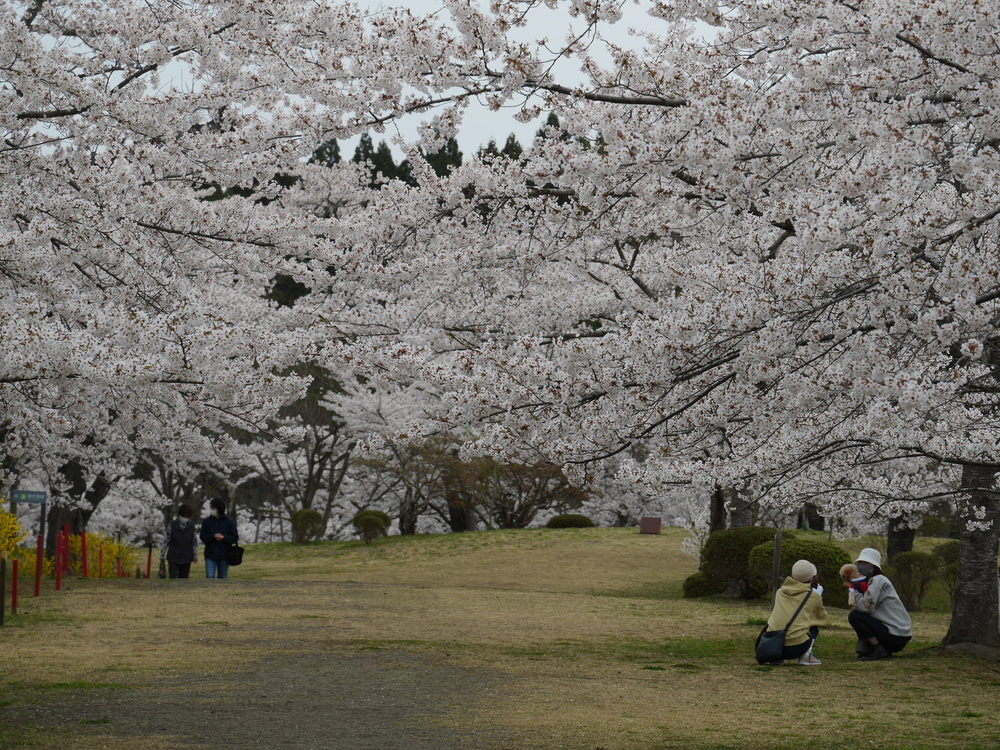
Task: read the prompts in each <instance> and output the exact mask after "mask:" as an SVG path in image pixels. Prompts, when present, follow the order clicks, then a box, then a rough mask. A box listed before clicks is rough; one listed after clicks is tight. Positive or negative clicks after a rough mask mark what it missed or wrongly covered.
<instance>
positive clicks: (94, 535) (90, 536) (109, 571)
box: [69, 531, 146, 578]
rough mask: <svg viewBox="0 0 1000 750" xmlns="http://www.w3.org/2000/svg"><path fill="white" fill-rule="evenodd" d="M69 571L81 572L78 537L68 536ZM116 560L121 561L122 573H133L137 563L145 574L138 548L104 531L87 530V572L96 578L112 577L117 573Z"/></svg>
mask: <svg viewBox="0 0 1000 750" xmlns="http://www.w3.org/2000/svg"><path fill="white" fill-rule="evenodd" d="M102 547H103V548H104V560H103V565H104V568H103V570H102V569H101V568H100V565H101V548H102ZM69 560H70V563H69V565H70V572H71V573H73V574H74V575H79V574H80V573H81V565H80V537H79V536H70V538H69ZM117 560H121V561H122V573H123V574H124V575H127V574H129V573H131V574H132V575H135V568H136V566H137V565H140V564H141V565H142V574H143V575H145V574H146V568H145V562H144V561H141V558H140V554H139V550H137V549H136V548H135V547H131V546H129V545H127V544H125V543H123V542H119V541H117V540H116V539H114V538H113V537H111V536H110V535H108V534H105V533H104V532H100V531H97V532H87V574H88V575H89V576H90V577H91V578H97V577H98V576H99V575H101V574H103V576H104V577H105V578H113V577H114V576H116V575H117V574H118V564H117V562H116V561H117Z"/></svg>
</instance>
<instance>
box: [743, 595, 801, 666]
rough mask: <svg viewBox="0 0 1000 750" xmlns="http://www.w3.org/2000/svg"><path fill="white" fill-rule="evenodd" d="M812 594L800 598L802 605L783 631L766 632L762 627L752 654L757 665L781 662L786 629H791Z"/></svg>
mask: <svg viewBox="0 0 1000 750" xmlns="http://www.w3.org/2000/svg"><path fill="white" fill-rule="evenodd" d="M811 593H812V589H810V590H809V591H807V592H806V595H805V596H804V597H803V598H802V603H801V604H800V605H799V608H798V609H797V610H795V614H794V615H792V619H790V620H789V621H788V624H787V625H785V629H784V630H772V631H770V632H768V631H767V625H765V626H764V630H763V631H762V632H761V634H760V638H758V639H757V649H756V651H755V652H754V657H755V658H756V659H757V663H758V664H769V663H770V662H773V661H781V659H782V656H781V652H782V651H784V650H785V634H786V633H787V632H788V629H789V628H790V627H792V623H793V622H795V618H796V617H798V616H799V612H801V611H802V608H803V607H804V606H806V602H807V601H809V595H810V594H811Z"/></svg>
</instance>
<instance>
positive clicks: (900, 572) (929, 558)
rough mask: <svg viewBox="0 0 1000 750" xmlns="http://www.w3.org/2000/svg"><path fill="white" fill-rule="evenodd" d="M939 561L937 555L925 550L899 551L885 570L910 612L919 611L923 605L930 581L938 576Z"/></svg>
mask: <svg viewBox="0 0 1000 750" xmlns="http://www.w3.org/2000/svg"><path fill="white" fill-rule="evenodd" d="M940 567H941V563H940V561H939V559H938V558H937V557H935V556H934V555H931V554H929V553H927V552H917V551H916V550H912V551H910V552H900V553H899V554H898V555H896V557H894V558H893V560H892V569H891V570H890V571H886V574H887V575H888V576H889V577H890V579H891V580H892V582H893V584H895V586H896V591H897V592H898V593H899V598H900V600H901V601H902V602H903V606H904V607H906V609H907V610H909V611H910V612H919V611H920V610H922V609H923V607H924V596H926V595H927V589H928V587H929V586H930V585H931V581H933V580H935V579H936V578H937V577H938V572H939V570H940Z"/></svg>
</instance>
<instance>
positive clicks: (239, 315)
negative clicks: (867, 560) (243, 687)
mask: <svg viewBox="0 0 1000 750" xmlns="http://www.w3.org/2000/svg"><path fill="white" fill-rule="evenodd" d="M552 4H553V3H539V2H536V1H535V0H526V1H521V0H493V2H491V3H490V4H489V7H488V8H487V7H485V4H483V5H482V6H481V5H479V4H478V3H475V2H472V0H445V2H444V5H445V7H446V8H447V9H448V10H449V11H450V18H442V17H441V14H439V15H435V16H433V17H430V18H419V17H416V16H415V15H413V14H412V13H410V12H409V11H406V10H388V11H384V12H378V13H375V12H368V11H362V10H360V9H359V8H358V7H356V6H352V5H350V4H342V5H341V4H337V5H333V4H322V3H314V4H303V3H298V2H291V1H290V0H261V2H255V3H251V4H247V3H242V2H235V0H223V1H221V2H209V1H208V0H185V1H183V2H176V1H172V2H167V0H162V1H161V2H157V1H155V0H154V1H153V2H148V3H143V4H139V3H134V2H130V0H105V2H103V3H83V2H73V1H72V0H68V1H66V2H55V1H47V0H32V2H30V3H28V4H21V3H17V2H5V3H4V6H3V7H4V9H5V11H6V12H5V13H4V14H2V16H0V71H2V75H0V97H2V100H3V101H2V106H0V131H2V133H3V138H2V140H0V170H2V173H3V177H4V179H3V180H2V182H0V206H2V208H0V284H2V285H3V286H2V288H3V294H2V295H0V330H3V331H4V336H5V348H4V353H3V355H2V356H3V359H2V360H0V404H2V412H0V419H2V424H0V436H2V437H3V438H4V442H3V446H5V447H4V448H3V450H4V451H5V452H4V455H0V465H7V463H8V458H9V457H11V456H14V455H15V454H17V453H18V452H23V450H24V446H25V445H31V444H37V445H44V444H45V443H46V441H48V440H51V439H52V436H60V439H68V440H73V441H76V442H77V443H78V444H82V443H83V442H84V441H85V439H86V437H87V436H88V435H92V434H94V430H95V425H99V426H100V427H101V431H102V433H104V434H105V435H108V434H111V433H113V434H116V435H120V436H122V439H127V440H129V441H130V442H132V443H134V444H136V445H138V446H139V447H144V446H146V445H154V444H155V445H157V446H159V447H163V444H164V443H167V447H168V448H170V447H171V446H170V445H169V444H170V442H171V440H170V438H165V436H164V434H165V432H166V430H164V425H170V426H171V429H172V428H173V427H174V426H175V425H177V424H179V423H185V424H191V425H196V426H204V425H208V426H214V425H216V424H218V423H219V422H230V423H237V424H239V425H242V426H244V427H262V426H263V425H264V424H265V423H266V419H267V416H268V415H272V414H274V413H275V412H276V410H277V408H279V407H280V406H281V405H282V404H284V403H287V402H288V401H289V400H291V399H293V398H295V397H296V396H298V395H299V394H300V393H301V392H302V389H303V387H304V383H302V382H296V381H295V380H294V379H286V378H280V377H275V373H277V372H281V371H283V370H286V369H288V368H289V367H291V366H293V365H295V364H297V363H300V362H303V361H316V362H317V363H318V364H320V365H323V366H325V367H326V368H327V369H328V370H330V371H331V372H332V373H334V374H335V375H336V376H339V375H340V374H341V373H353V372H358V373H360V374H361V375H363V376H364V377H365V378H366V379H367V383H368V384H370V387H371V388H375V389H385V390H391V389H398V390H400V391H402V392H412V391H413V390H419V391H420V392H421V393H422V394H425V395H426V396H427V399H428V401H429V402H430V403H432V405H433V406H432V408H427V409H424V410H421V411H418V412H413V413H411V415H410V417H411V419H412V421H414V422H423V423H424V424H423V425H422V426H416V427H415V429H416V431H410V430H409V429H407V430H406V431H405V432H406V433H407V434H409V435H411V436H414V437H415V436H417V435H418V434H423V435H426V434H428V433H435V432H436V433H444V432H453V433H454V434H456V435H458V436H460V437H461V439H462V445H463V446H465V447H464V448H463V450H465V451H466V452H467V453H469V454H471V453H475V452H482V453H490V454H496V455H506V456H512V457H515V458H517V459H518V460H519V461H521V462H522V463H524V464H528V465H536V464H539V463H542V462H546V461H547V462H551V463H553V464H556V465H567V466H569V467H577V471H578V474H579V475H580V476H581V477H583V476H584V475H585V474H586V471H587V468H586V467H587V466H588V465H589V464H590V463H592V462H594V461H599V460H602V459H605V458H610V457H614V456H617V455H619V454H622V453H623V452H625V451H627V450H629V449H630V447H631V446H632V445H634V444H636V443H642V444H643V445H648V446H649V447H650V453H649V457H648V458H647V459H646V461H645V467H644V470H645V471H646V472H647V473H649V475H650V476H652V477H656V478H657V481H658V482H659V483H660V484H661V485H662V486H664V487H666V486H672V485H674V484H676V483H686V484H688V485H689V486H690V487H691V488H692V489H693V490H696V491H702V490H704V491H709V492H710V491H713V490H714V489H715V488H717V487H723V488H732V489H734V490H738V491H739V492H740V493H742V494H743V495H744V496H745V497H747V498H749V501H751V502H757V503H760V504H762V506H771V507H779V508H780V507H782V506H786V505H791V504H795V505H796V506H797V505H798V504H800V503H801V500H802V499H803V498H807V497H808V498H810V499H812V500H814V501H816V502H822V503H823V504H824V505H825V506H826V507H827V508H829V509H831V510H832V511H836V509H837V508H838V506H843V505H844V504H849V505H852V506H855V505H858V504H864V505H865V506H866V507H869V508H876V507H879V506H886V507H885V509H887V510H889V509H890V506H891V505H892V504H893V503H896V504H906V503H911V502H914V501H923V500H931V499H942V498H953V499H955V500H956V501H957V502H959V503H960V507H961V508H962V509H963V514H964V520H965V523H964V524H963V532H962V533H963V540H962V541H963V545H962V549H963V552H962V558H961V562H960V571H959V579H960V581H959V585H958V591H957V594H956V601H955V617H954V618H953V625H952V630H951V632H950V633H949V636H948V638H947V639H946V640H947V642H949V643H952V644H956V645H962V644H964V645H970V644H971V645H972V646H974V647H982V648H985V649H992V650H996V649H997V648H1000V620H998V612H997V610H998V600H997V597H998V592H997V589H998V585H997V583H998V582H997V572H996V558H997V540H998V526H997V523H996V522H997V520H1000V519H997V518H996V516H997V514H998V512H1000V503H998V502H997V500H996V496H995V492H996V490H995V480H996V473H997V471H998V470H1000V447H998V445H1000V442H998V440H997V430H996V427H995V425H996V411H995V392H996V388H997V381H998V377H997V375H998V373H997V368H998V367H1000V359H998V355H997V352H998V344H1000V339H998V336H997V334H996V323H997V319H996V316H997V312H998V309H997V303H998V300H1000V282H998V279H1000V263H998V257H997V244H998V236H997V226H996V222H997V216H998V215H1000V209H997V208H996V206H997V205H998V200H997V198H998V196H997V180H998V177H997V175H998V174H1000V171H998V169H997V167H998V166H1000V164H998V163H997V161H998V148H997V144H998V140H1000V123H998V120H997V118H998V112H1000V108H998V106H997V104H998V103H1000V94H998V91H1000V88H998V86H997V83H998V82H997V74H996V70H997V65H996V60H997V54H998V53H997V49H996V45H995V37H996V30H997V25H998V19H997V11H996V9H995V8H994V6H993V4H989V3H983V2H971V3H966V4H963V5H961V6H960V7H956V5H955V4H954V3H953V2H951V1H950V0H882V1H881V2H877V3H857V4H852V3H849V2H841V1H838V0H770V1H769V2H756V1H755V2H749V1H747V2H741V1H740V0H730V1H729V2H725V3H717V2H716V3H713V2H708V1H707V0H676V1H675V2H659V1H657V0H650V2H649V3H648V5H647V6H646V8H647V9H648V16H649V18H648V20H647V21H646V22H644V23H643V24H642V29H641V30H640V31H637V32H636V34H635V39H634V41H633V42H630V43H628V44H623V45H616V44H614V43H611V42H608V41H607V39H608V38H609V37H608V36H607V35H606V33H605V32H606V30H607V29H608V28H611V27H613V26H614V25H615V24H616V23H618V22H619V21H620V19H621V17H622V6H621V5H620V3H618V2H613V1H609V0H569V2H567V3H565V5H564V7H565V9H566V10H567V12H568V13H569V14H570V16H571V17H572V18H573V20H574V24H575V27H574V29H573V31H572V32H571V33H569V34H568V35H567V36H566V37H565V38H563V39H544V40H537V41H535V42H530V41H526V37H527V36H528V32H529V31H530V30H531V24H532V22H533V20H534V19H536V18H537V17H538V14H539V13H545V12H547V8H546V7H545V6H547V5H552ZM696 24H698V25H696ZM598 50H602V53H601V54H598ZM472 100H477V101H481V102H483V103H485V104H486V105H487V106H490V107H493V108H496V109H502V108H504V107H512V108H516V109H517V111H518V112H519V116H520V117H522V118H524V119H526V120H531V119H532V118H534V117H536V116H537V115H539V114H540V113H542V112H543V111H551V112H554V113H555V114H556V116H557V118H558V122H559V123H560V126H559V128H556V127H555V126H554V125H552V126H546V128H545V129H544V134H545V136H546V137H543V138H539V139H536V141H535V143H534V144H532V145H531V146H529V147H528V148H527V149H526V150H525V152H524V153H522V154H521V155H520V158H518V159H508V158H498V157H496V156H494V155H490V154H484V155H483V157H482V158H473V157H467V158H465V159H463V160H462V164H461V165H460V166H455V167H454V168H453V169H452V170H451V171H450V172H449V173H447V174H439V173H438V172H436V171H435V170H434V169H433V166H432V165H431V164H429V163H428V161H427V159H425V158H423V155H424V154H434V153H438V152H440V151H441V150H442V149H443V148H445V147H446V145H447V143H448V139H449V138H451V137H453V136H454V135H455V129H456V127H457V126H458V124H459V123H460V121H461V118H462V115H463V112H464V110H465V108H466V107H467V105H468V104H469V102H470V101H472ZM412 113H431V117H430V118H429V119H428V120H426V121H425V122H424V124H423V127H422V130H421V134H422V138H421V143H404V142H402V141H401V140H400V139H398V138H397V139H396V141H395V145H396V146H397V147H398V148H399V149H401V151H402V152H403V156H404V158H406V159H407V160H408V162H409V164H410V175H411V178H412V180H411V181H412V183H413V185H410V184H407V183H404V182H402V181H398V180H396V181H391V182H389V183H387V184H384V185H382V186H381V189H379V190H371V191H369V192H367V193H364V194H363V198H361V199H359V198H357V196H355V197H351V196H347V197H345V196H343V195H339V194H337V192H338V191H339V187H340V186H341V185H348V184H353V183H352V181H351V180H352V176H353V179H354V181H355V182H356V176H357V175H358V174H359V173H361V174H363V173H364V170H362V169H359V168H358V167H357V165H353V166H346V165H345V166H340V165H337V166H336V168H334V169H333V170H332V171H331V170H328V171H327V172H325V173H323V174H324V179H322V180H318V181H316V182H315V184H314V183H313V181H312V180H313V178H315V177H316V175H317V174H318V173H319V170H321V169H326V168H325V167H321V166H320V165H318V164H311V165H310V164H306V163H305V162H306V161H307V159H308V156H309V154H310V153H311V152H312V150H313V149H314V148H315V147H316V146H317V145H318V144H321V143H325V142H329V141H330V140H331V139H337V138H343V137H345V136H347V135H349V134H351V133H360V132H364V131H372V130H374V131H376V132H377V131H379V130H380V129H383V128H387V127H389V128H391V127H393V125H394V124H395V123H396V122H398V121H400V120H401V119H402V118H404V117H407V116H408V115H410V114H412ZM352 169H353V172H352V171H351V170H352ZM276 175H285V176H298V177H299V178H300V181H299V182H295V183H294V186H291V187H290V184H291V182H290V180H288V179H281V180H278V179H276ZM220 186H223V187H232V188H238V189H239V190H237V191H236V194H235V195H234V196H233V197H231V198H228V199H226V200H219V201H207V200H204V198H206V197H208V196H209V195H210V194H214V193H216V191H217V188H218V187H220ZM324 191H325V192H324ZM241 192H242V193H246V195H245V196H244V195H242V194H241ZM293 193H294V195H293ZM330 197H332V198H333V199H334V201H333V202H331V201H330V200H329V198H330ZM286 198H287V200H286ZM331 206H333V207H334V208H331ZM279 275H280V276H287V277H288V278H290V279H292V280H294V281H295V282H297V283H299V284H301V285H302V286H303V287H304V288H306V289H308V290H310V292H309V294H308V295H307V296H306V297H303V298H302V299H301V300H300V301H299V302H298V303H296V304H295V305H294V306H293V307H291V308H278V307H277V306H276V305H274V304H273V303H272V302H271V301H270V300H268V298H267V296H266V291H267V289H268V288H269V285H270V284H271V283H272V282H273V280H274V279H275V278H277V277H278V276H279ZM343 381H344V382H346V378H344V379H343ZM178 415H183V419H178ZM193 434H194V436H195V437H193V438H192V439H194V440H197V439H199V438H204V435H205V434H219V432H218V431H215V430H206V431H204V432H203V431H202V430H200V429H199V430H196V431H195V432H194V433H193ZM205 442H210V440H208V439H207V438H205ZM204 447H205V449H208V448H209V446H208V445H205V446H204ZM873 467H878V471H872V468H873ZM931 477H932V479H933V481H929V478H931Z"/></svg>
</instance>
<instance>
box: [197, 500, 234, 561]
mask: <svg viewBox="0 0 1000 750" xmlns="http://www.w3.org/2000/svg"><path fill="white" fill-rule="evenodd" d="M209 506H210V507H211V508H212V513H211V515H210V516H209V517H208V518H206V519H205V520H204V521H202V522H201V541H202V542H203V543H204V544H205V576H206V577H207V578H226V577H228V576H229V563H228V562H227V561H226V554H227V553H228V552H229V548H230V547H231V546H233V545H234V544H236V543H237V542H238V541H239V540H240V535H239V532H238V531H237V530H236V522H235V521H234V520H233V519H232V518H230V517H229V516H227V515H226V504H225V502H223V501H222V500H221V499H220V498H214V499H213V500H212V501H211V502H210V503H209Z"/></svg>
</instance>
